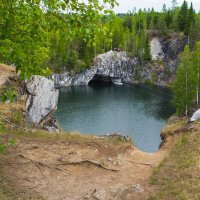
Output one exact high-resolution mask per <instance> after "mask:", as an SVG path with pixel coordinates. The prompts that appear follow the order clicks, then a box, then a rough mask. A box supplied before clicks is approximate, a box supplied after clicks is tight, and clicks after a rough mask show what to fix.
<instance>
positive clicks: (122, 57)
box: [52, 34, 187, 87]
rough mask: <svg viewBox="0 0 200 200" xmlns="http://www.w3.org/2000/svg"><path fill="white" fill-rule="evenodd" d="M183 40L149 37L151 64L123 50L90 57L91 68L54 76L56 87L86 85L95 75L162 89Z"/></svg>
mask: <svg viewBox="0 0 200 200" xmlns="http://www.w3.org/2000/svg"><path fill="white" fill-rule="evenodd" d="M186 42H187V39H186V37H185V36H184V35H176V34H175V35H173V34H172V35H170V36H169V37H167V38H166V37H161V36H153V37H152V40H151V54H152V60H153V61H152V62H149V63H145V62H141V60H139V59H138V58H130V57H129V55H128V53H126V52H124V51H109V52H107V53H104V54H100V55H98V56H97V57H96V58H94V61H93V66H92V67H90V68H89V69H87V70H85V71H84V72H82V73H80V74H75V75H73V74H70V73H64V74H54V75H53V76H52V78H53V80H54V82H55V85H56V86H57V87H63V86H64V87H65V86H70V85H88V83H89V82H90V81H91V80H92V79H93V77H94V76H95V75H101V76H104V77H111V78H120V79H122V82H124V83H138V82H139V83H145V82H152V83H154V84H156V85H161V86H164V85H166V84H168V83H170V82H171V81H172V80H173V78H174V74H175V71H176V59H177V56H178V55H179V54H180V53H181V52H182V51H183V49H184V46H185V44H186Z"/></svg>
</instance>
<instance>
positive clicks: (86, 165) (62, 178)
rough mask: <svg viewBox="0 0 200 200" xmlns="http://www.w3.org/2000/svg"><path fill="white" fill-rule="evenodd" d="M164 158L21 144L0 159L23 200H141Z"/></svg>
mask: <svg viewBox="0 0 200 200" xmlns="http://www.w3.org/2000/svg"><path fill="white" fill-rule="evenodd" d="M164 156H165V151H159V152H158V153H154V154H150V153H143V152H141V151H139V150H137V149H135V148H133V147H131V146H130V145H129V146H126V147H123V148H119V147H114V146H112V147H108V146H107V145H105V146H102V145H100V144H98V143H85V142H80V143H72V144H70V143H67V142H51V143H49V142H45V141H38V140H24V141H18V145H17V147H16V148H15V149H14V150H12V151H11V152H10V153H8V154H7V155H6V156H3V157H2V158H1V159H0V160H2V163H3V165H2V166H1V167H2V172H3V174H4V178H5V179H6V180H9V184H10V186H11V187H12V188H15V190H16V191H18V193H19V194H23V196H25V199H28V197H30V198H31V199H48V200H61V199H63V200H80V199H102V200H107V199H108V200H110V199H116V200H117V199H119V200H123V199H137V200H139V199H141V200H144V199H146V198H147V196H148V191H149V187H148V179H149V177H150V176H151V174H152V169H153V167H154V166H157V165H158V163H159V162H160V161H161V160H162V159H163V158H164Z"/></svg>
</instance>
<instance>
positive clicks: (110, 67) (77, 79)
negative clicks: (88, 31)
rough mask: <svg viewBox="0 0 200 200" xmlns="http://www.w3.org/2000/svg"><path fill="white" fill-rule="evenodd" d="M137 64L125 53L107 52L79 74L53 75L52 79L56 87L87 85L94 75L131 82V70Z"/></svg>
mask: <svg viewBox="0 0 200 200" xmlns="http://www.w3.org/2000/svg"><path fill="white" fill-rule="evenodd" d="M137 64H138V60H137V59H136V58H134V59H132V58H130V57H129V56H128V54H127V53H126V52H117V51H109V52H107V53H104V54H100V55H98V56H97V57H96V58H95V59H94V61H93V66H92V67H91V68H89V69H87V70H85V71H84V72H82V73H80V74H77V75H72V74H70V73H65V74H54V75H53V76H52V78H53V80H54V82H55V85H56V86H57V87H62V86H69V85H88V83H89V82H90V81H91V80H92V79H93V77H94V76H95V75H96V74H98V75H102V76H109V77H111V78H114V77H118V78H122V79H123V82H132V77H133V73H134V70H133V69H134V66H136V65H137Z"/></svg>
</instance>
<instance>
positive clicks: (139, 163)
mask: <svg viewBox="0 0 200 200" xmlns="http://www.w3.org/2000/svg"><path fill="white" fill-rule="evenodd" d="M129 162H131V163H134V164H138V165H146V166H150V167H151V168H153V165H152V164H150V163H143V162H136V161H132V160H129Z"/></svg>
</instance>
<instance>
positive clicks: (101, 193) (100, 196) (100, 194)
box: [93, 189, 107, 200]
mask: <svg viewBox="0 0 200 200" xmlns="http://www.w3.org/2000/svg"><path fill="white" fill-rule="evenodd" d="M106 196H107V194H106V191H105V190H104V189H95V191H94V194H93V197H94V198H96V199H97V200H105V199H106Z"/></svg>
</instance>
